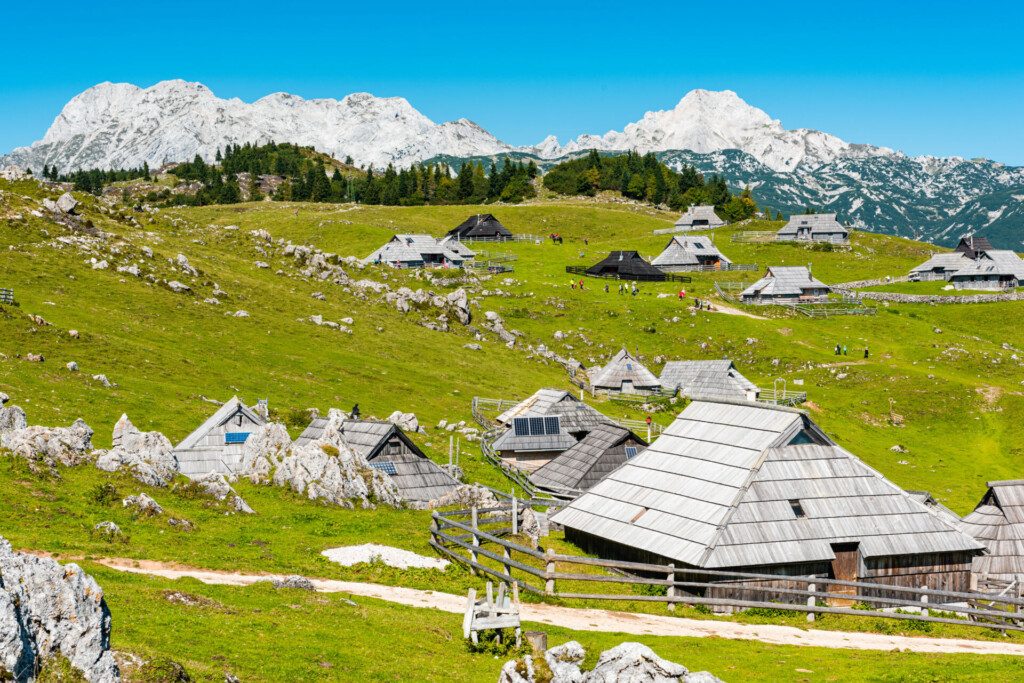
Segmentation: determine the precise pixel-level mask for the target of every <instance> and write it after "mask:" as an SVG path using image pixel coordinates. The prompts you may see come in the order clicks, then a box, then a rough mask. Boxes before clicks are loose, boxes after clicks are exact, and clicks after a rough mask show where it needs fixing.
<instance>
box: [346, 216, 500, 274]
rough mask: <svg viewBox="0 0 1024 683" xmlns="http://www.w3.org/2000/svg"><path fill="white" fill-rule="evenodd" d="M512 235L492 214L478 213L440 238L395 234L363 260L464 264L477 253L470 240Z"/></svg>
mask: <svg viewBox="0 0 1024 683" xmlns="http://www.w3.org/2000/svg"><path fill="white" fill-rule="evenodd" d="M512 238H513V235H512V232H511V231H510V230H509V229H508V228H506V227H505V226H504V225H502V224H501V222H500V221H499V220H498V219H497V218H495V217H494V216H493V215H492V214H489V213H485V214H477V215H475V216H470V217H469V218H467V219H466V220H465V221H463V222H462V223H460V224H459V225H457V226H456V227H454V228H452V229H451V230H449V231H448V233H447V234H446V235H445V236H444V237H442V238H440V239H438V238H436V237H433V236H431V235H424V234H399V235H394V236H392V238H391V239H390V240H388V241H387V242H386V243H385V244H384V245H383V246H381V247H380V248H379V249H377V250H375V251H374V252H373V253H372V254H370V255H369V256H367V257H366V258H365V259H363V263H364V264H383V265H388V266H392V267H394V268H461V267H463V266H464V265H465V264H466V262H467V261H469V260H470V259H472V258H474V257H475V256H476V253H475V252H474V251H473V250H472V249H470V248H469V247H467V246H466V244H465V243H466V242H474V241H478V242H503V241H506V240H510V239H512Z"/></svg>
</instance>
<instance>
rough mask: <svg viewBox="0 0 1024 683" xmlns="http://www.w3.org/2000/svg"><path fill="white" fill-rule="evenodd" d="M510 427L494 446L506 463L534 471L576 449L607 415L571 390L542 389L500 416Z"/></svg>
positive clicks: (504, 424)
mask: <svg viewBox="0 0 1024 683" xmlns="http://www.w3.org/2000/svg"><path fill="white" fill-rule="evenodd" d="M497 422H498V424H499V425H502V426H504V427H506V428H507V429H506V431H505V432H504V433H503V434H501V435H500V436H499V437H498V438H497V439H496V440H495V441H494V443H493V444H492V446H493V448H494V450H495V451H497V452H498V455H499V456H500V457H501V459H502V460H504V461H505V462H507V463H508V464H510V465H514V466H516V467H519V468H520V469H524V470H528V471H533V470H535V469H537V468H538V467H541V466H542V465H545V464H547V463H548V462H550V461H552V460H554V459H555V458H556V457H558V455H560V454H561V453H563V452H564V451H566V450H568V449H569V448H572V447H573V446H575V445H576V443H577V442H579V441H580V440H582V439H583V438H584V437H586V436H587V434H589V433H590V432H591V431H593V430H594V429H595V428H597V427H599V426H600V425H603V424H611V423H612V421H611V419H610V418H608V417H607V416H605V415H603V414H602V413H600V412H598V411H597V410H595V409H594V408H592V407H590V406H588V405H587V404H586V403H584V402H583V401H581V400H579V399H578V398H576V397H575V396H573V395H572V394H570V393H569V392H567V391H562V390H559V389H541V390H540V391H538V392H536V393H535V394H534V395H533V396H530V397H529V398H527V399H526V400H524V401H520V402H519V403H517V404H516V405H515V406H513V407H512V408H509V409H508V410H506V411H505V412H503V413H502V414H501V415H499V416H498V418H497Z"/></svg>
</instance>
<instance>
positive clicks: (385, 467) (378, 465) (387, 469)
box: [370, 460, 398, 474]
mask: <svg viewBox="0 0 1024 683" xmlns="http://www.w3.org/2000/svg"><path fill="white" fill-rule="evenodd" d="M370 467H372V468H374V469H376V470H380V471H381V472H383V473H384V474H398V470H396V469H395V463H393V462H391V461H390V460H382V461H380V462H371V463H370Z"/></svg>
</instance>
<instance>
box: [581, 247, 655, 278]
mask: <svg viewBox="0 0 1024 683" xmlns="http://www.w3.org/2000/svg"><path fill="white" fill-rule="evenodd" d="M587 274H588V275H614V274H617V275H619V277H621V278H623V279H628V278H631V277H641V278H645V279H661V280H663V279H665V274H664V273H662V272H661V271H660V270H658V269H657V268H655V267H654V266H652V265H651V264H650V263H648V262H647V261H645V260H644V259H643V257H641V256H640V254H639V253H637V252H636V251H613V252H611V253H610V254H608V256H606V257H605V258H604V259H603V260H601V261H599V262H597V263H595V264H594V265H592V266H590V267H589V268H587Z"/></svg>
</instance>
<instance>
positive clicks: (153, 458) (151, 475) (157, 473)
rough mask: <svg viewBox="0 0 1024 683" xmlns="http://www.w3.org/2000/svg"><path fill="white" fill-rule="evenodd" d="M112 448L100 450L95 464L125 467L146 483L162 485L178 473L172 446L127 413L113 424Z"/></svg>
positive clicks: (114, 468)
mask: <svg viewBox="0 0 1024 683" xmlns="http://www.w3.org/2000/svg"><path fill="white" fill-rule="evenodd" d="M112 442H113V446H114V447H113V448H112V449H110V450H109V451H105V452H101V453H100V454H99V456H98V457H97V458H96V467H98V468H99V469H101V470H104V471H106V472H116V471H118V470H121V469H123V470H125V471H126V472H128V473H129V474H131V475H132V476H133V477H135V478H136V479H138V480H139V481H141V482H142V483H143V484H146V485H147V486H156V487H160V488H163V487H165V486H167V485H168V484H169V483H170V482H171V480H172V479H174V477H175V475H176V474H177V473H178V461H177V459H176V458H175V457H174V447H173V446H172V445H171V442H170V440H168V438H167V437H166V436H164V435H163V434H161V433H160V432H143V431H140V430H139V428H138V427H136V426H135V425H134V424H132V421H131V420H129V419H128V416H127V415H121V419H119V420H118V421H117V424H115V425H114V432H113V439H112Z"/></svg>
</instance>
